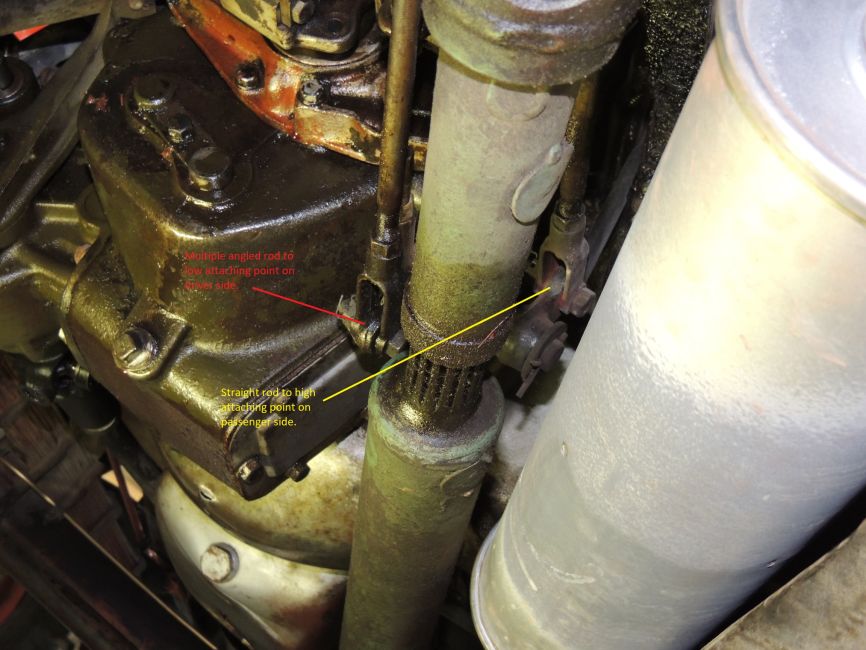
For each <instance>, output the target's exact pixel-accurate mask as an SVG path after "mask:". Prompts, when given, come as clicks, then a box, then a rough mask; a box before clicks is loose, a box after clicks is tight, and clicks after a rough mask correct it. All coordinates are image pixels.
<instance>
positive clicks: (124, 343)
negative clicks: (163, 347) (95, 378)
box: [114, 326, 159, 371]
mask: <svg viewBox="0 0 866 650" xmlns="http://www.w3.org/2000/svg"><path fill="white" fill-rule="evenodd" d="M158 352H159V346H158V344H157V342H156V339H155V338H154V336H153V334H151V333H150V332H148V331H147V330H146V329H144V328H143V327H138V326H134V327H130V328H128V329H126V330H124V331H123V332H122V333H121V334H120V336H118V337H117V339H115V341H114V358H115V361H117V363H118V365H119V366H120V367H121V368H123V369H124V370H131V371H140V370H144V369H145V368H147V367H148V366H149V365H151V364H152V363H153V362H154V360H155V359H156V356H157V353H158Z"/></svg>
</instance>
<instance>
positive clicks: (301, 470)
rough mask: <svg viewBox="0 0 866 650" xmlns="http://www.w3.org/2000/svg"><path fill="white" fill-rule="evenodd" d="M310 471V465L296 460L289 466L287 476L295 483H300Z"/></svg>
mask: <svg viewBox="0 0 866 650" xmlns="http://www.w3.org/2000/svg"><path fill="white" fill-rule="evenodd" d="M309 473H310V466H309V465H307V464H306V463H304V462H297V463H295V464H294V465H292V466H291V467H290V468H289V472H288V475H289V478H290V479H292V480H293V481H294V482H295V483H300V482H301V481H303V480H304V479H305V478H307V475H308V474H309Z"/></svg>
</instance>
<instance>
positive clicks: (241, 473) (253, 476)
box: [237, 456, 264, 483]
mask: <svg viewBox="0 0 866 650" xmlns="http://www.w3.org/2000/svg"><path fill="white" fill-rule="evenodd" d="M263 471H264V468H263V467H262V464H261V462H260V461H259V459H258V457H257V456H253V457H251V458H247V459H246V460H245V461H244V462H243V463H241V466H240V467H238V471H237V476H238V478H239V479H240V480H241V481H243V482H244V483H255V482H256V481H258V480H259V478H260V477H261V475H262V472H263Z"/></svg>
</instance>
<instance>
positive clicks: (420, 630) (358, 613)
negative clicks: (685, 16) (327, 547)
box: [341, 0, 635, 650]
mask: <svg viewBox="0 0 866 650" xmlns="http://www.w3.org/2000/svg"><path fill="white" fill-rule="evenodd" d="M492 4H493V7H492V8H493V12H492V13H490V14H489V15H485V16H484V17H483V18H481V19H478V20H476V18H477V15H476V11H475V9H476V7H475V4H474V3H473V4H472V5H470V4H469V3H463V2H452V1H451V0H444V1H438V2H427V3H426V4H425V16H426V17H427V23H428V26H430V29H431V31H432V33H433V35H434V37H435V38H436V40H437V42H438V43H439V44H440V47H441V49H440V54H439V61H438V64H437V71H436V86H435V90H434V95H433V109H432V115H431V126H430V140H429V148H428V153H427V162H426V167H425V177H424V198H423V202H422V206H421V216H420V221H419V229H418V234H417V239H416V252H415V260H414V265H413V267H412V277H411V280H410V285H409V288H408V290H407V292H406V296H405V298H404V301H403V313H402V318H401V322H402V325H403V329H404V333H405V336H406V339H407V340H408V342H409V344H410V347H411V349H412V350H420V349H422V348H425V347H427V346H428V345H430V344H432V343H434V342H438V341H441V340H442V339H444V338H445V337H448V336H450V335H451V334H453V333H454V332H456V331H458V330H460V329H461V328H463V327H466V326H468V325H471V324H473V323H475V322H477V321H478V320H480V319H482V318H486V317H488V316H490V315H491V314H493V313H495V312H497V311H499V310H501V309H502V308H504V307H507V306H508V305H509V304H510V303H511V302H513V300H514V297H515V296H516V294H517V292H518V290H519V288H520V281H521V277H522V275H523V273H524V270H525V268H526V265H527V261H528V256H529V250H530V246H531V243H532V239H533V235H534V233H535V229H536V224H537V220H538V218H539V216H540V215H541V213H542V211H543V210H544V208H545V206H546V205H547V204H548V202H549V201H550V199H551V197H552V195H553V194H554V192H555V191H556V188H557V185H558V184H559V180H560V178H561V176H562V173H563V171H564V169H565V166H566V165H567V164H568V160H569V157H570V154H571V145H570V144H569V143H568V142H566V141H565V139H564V135H565V127H566V124H567V122H568V117H569V113H570V111H571V106H572V104H573V103H574V99H573V96H572V95H571V93H570V91H569V90H566V91H560V92H547V91H546V90H544V89H543V88H542V86H552V85H554V84H562V83H570V82H572V81H574V79H576V78H580V77H582V76H584V75H585V74H586V73H588V72H591V71H592V70H593V69H594V68H595V67H597V66H598V65H600V63H601V62H603V61H604V60H606V58H608V57H609V56H610V55H611V54H612V53H613V49H612V48H611V41H613V42H614V43H615V40H616V38H617V37H618V34H619V33H621V30H622V28H623V27H624V22H625V19H626V18H627V14H628V11H629V9H630V7H631V6H632V5H633V4H635V3H634V2H633V0H629V2H626V3H622V6H621V7H620V9H621V10H620V11H618V12H616V16H611V15H608V13H607V12H606V11H604V10H605V9H608V8H610V4H611V3H609V2H607V1H605V2H601V3H594V6H593V7H592V11H584V9H586V7H585V6H584V4H585V3H584V2H582V1H580V0H572V1H570V2H564V3H563V2H557V3H554V4H555V6H553V7H548V6H546V5H545V6H544V7H540V8H539V9H538V10H537V11H534V12H527V11H524V9H523V8H522V7H517V6H515V5H512V4H510V3H503V2H494V3H492ZM395 11H396V9H395ZM500 11H502V12H504V15H501V16H498V15H496V14H497V13H498V12H500ZM527 17H529V19H530V21H531V24H529V25H522V26H521V27H520V30H519V31H520V37H519V38H518V39H517V41H518V42H519V43H518V45H519V46H520V47H521V49H522V51H523V52H525V54H526V56H528V57H529V56H531V57H532V59H531V60H532V66H535V67H537V68H538V75H537V78H536V79H533V80H532V81H530V82H529V83H528V84H526V81H525V79H524V78H523V76H524V75H526V73H527V72H528V69H527V66H526V65H525V63H526V61H523V60H518V61H515V59H514V57H513V52H512V51H511V48H509V47H506V48H497V47H494V48H493V51H492V52H489V51H487V48H485V47H484V46H483V43H482V40H481V39H480V38H476V37H475V36H474V35H470V36H469V37H468V38H464V37H465V36H467V27H468V28H469V32H470V33H471V32H472V31H473V30H474V29H475V28H478V27H480V28H481V30H482V32H485V33H486V32H489V31H492V32H494V33H498V31H499V29H500V26H501V25H502V24H503V23H508V22H509V21H510V23H511V24H512V25H514V21H515V20H517V21H518V22H519V21H522V20H524V19H526V18H527ZM431 18H432V20H431ZM581 19H583V20H581ZM467 21H468V22H467ZM564 21H568V22H569V23H579V24H578V25H574V24H569V25H568V26H567V27H570V28H573V30H576V29H579V28H581V27H586V30H585V33H587V34H589V33H592V34H593V36H594V37H593V38H590V39H587V40H586V41H585V42H584V41H580V42H573V41H571V40H570V39H568V38H564V37H563V32H562V29H561V28H562V27H563V24H562V23H563V22H564ZM469 23H471V25H470V24H469ZM395 29H396V23H395ZM573 30H572V31H573ZM537 36H538V37H539V38H536V37H537ZM548 36H553V39H552V40H554V41H555V44H554V45H553V46H551V43H550V41H551V39H550V38H548ZM446 43H447V45H446ZM566 43H568V47H570V48H572V49H571V50H566V45H565V44H566ZM585 45H586V46H588V47H590V49H591V51H589V52H588V53H587V52H584V51H583V48H584V46H585ZM452 47H454V48H456V49H457V50H459V51H460V52H462V53H463V54H466V53H467V52H470V53H471V54H472V56H470V57H469V58H470V59H473V60H478V58H477V56H476V55H478V54H479V53H481V56H480V59H481V60H484V61H485V62H487V63H489V62H490V58H491V56H495V57H496V58H498V59H500V61H499V63H498V65H496V66H494V68H495V70H496V71H498V72H505V71H507V72H508V74H506V75H505V79H504V81H505V83H501V82H497V81H493V80H492V79H490V78H488V77H486V76H484V74H479V72H478V71H479V68H478V67H476V66H473V70H474V71H473V70H470V69H468V68H465V67H463V65H462V64H461V63H458V62H457V61H456V60H454V59H452V58H450V57H449V55H448V52H450V51H451V49H452ZM575 51H576V52H575ZM488 54H490V55H491V56H488ZM583 54H586V56H582V55H583ZM461 60H462V61H463V63H464V64H465V63H466V60H465V59H461ZM392 61H393V58H392ZM397 63H398V64H399V62H397ZM495 76H497V78H498V79H500V80H501V79H502V77H501V76H498V75H495ZM516 79H517V80H518V81H519V82H523V83H524V84H526V87H523V88H516V87H514V86H513V85H511V83H513V82H514V81H515V80H516ZM503 321H504V319H500V320H498V321H497V322H491V323H489V325H488V326H484V327H479V328H476V329H474V330H472V331H471V332H470V333H468V334H467V335H465V336H461V337H458V338H455V339H453V340H450V341H448V342H445V343H443V344H442V345H440V346H438V347H436V348H435V350H430V351H429V352H426V353H425V354H424V355H423V356H418V357H416V358H414V359H412V360H411V361H410V363H408V364H406V365H404V366H402V367H401V368H398V369H395V371H394V372H393V373H389V374H387V375H385V376H384V378H383V379H382V380H381V381H379V382H377V383H376V384H375V385H374V388H373V390H372V391H371V394H370V402H369V427H368V431H367V445H366V449H367V453H366V456H365V459H364V470H363V477H362V482H361V497H360V504H359V511H358V519H357V523H356V526H355V537H354V540H353V544H352V560H351V566H350V569H349V586H348V594H347V599H346V611H345V615H344V619H343V631H342V639H341V645H342V647H343V649H344V650H346V649H354V648H362V649H366V648H370V649H373V648H375V650H404V649H406V648H412V649H413V650H414V649H423V648H425V647H427V646H428V645H429V643H430V640H431V637H432V634H433V631H434V628H435V625H436V621H437V618H438V611H439V607H440V605H441V604H442V601H443V599H444V597H445V593H446V590H447V587H448V584H449V582H450V579H451V575H452V573H453V571H454V566H455V564H456V561H457V555H458V553H459V551H460V548H461V546H462V542H463V536H464V534H465V529H466V526H467V524H468V522H469V518H470V515H471V513H472V508H473V505H474V503H475V499H476V497H477V495H478V490H479V489H480V486H481V481H482V479H483V477H484V473H485V468H486V465H487V462H488V459H489V456H490V450H491V448H492V445H493V442H494V440H495V438H496V435H497V434H498V432H499V429H500V426H501V424H502V417H503V399H502V394H501V391H500V389H499V387H498V384H496V382H495V380H488V381H487V382H483V381H482V380H483V368H482V367H481V364H483V363H484V362H486V361H487V360H489V359H490V358H491V357H492V356H493V355H495V354H496V352H497V350H498V349H499V348H500V347H501V345H502V343H503V340H504V337H505V335H506V334H507V328H506V327H503V324H504V322H503Z"/></svg>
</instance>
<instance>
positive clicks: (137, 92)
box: [132, 74, 174, 111]
mask: <svg viewBox="0 0 866 650" xmlns="http://www.w3.org/2000/svg"><path fill="white" fill-rule="evenodd" d="M173 94H174V85H173V84H172V83H171V82H170V81H168V79H165V78H164V77H160V76H159V75H155V74H147V75H144V76H143V77H139V78H138V79H136V80H135V83H134V85H133V87H132V95H133V97H134V98H135V101H136V103H137V104H138V107H139V108H140V109H141V110H145V111H155V110H158V109H160V108H162V107H163V106H165V105H166V104H167V103H168V100H169V99H171V97H172V95H173Z"/></svg>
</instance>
